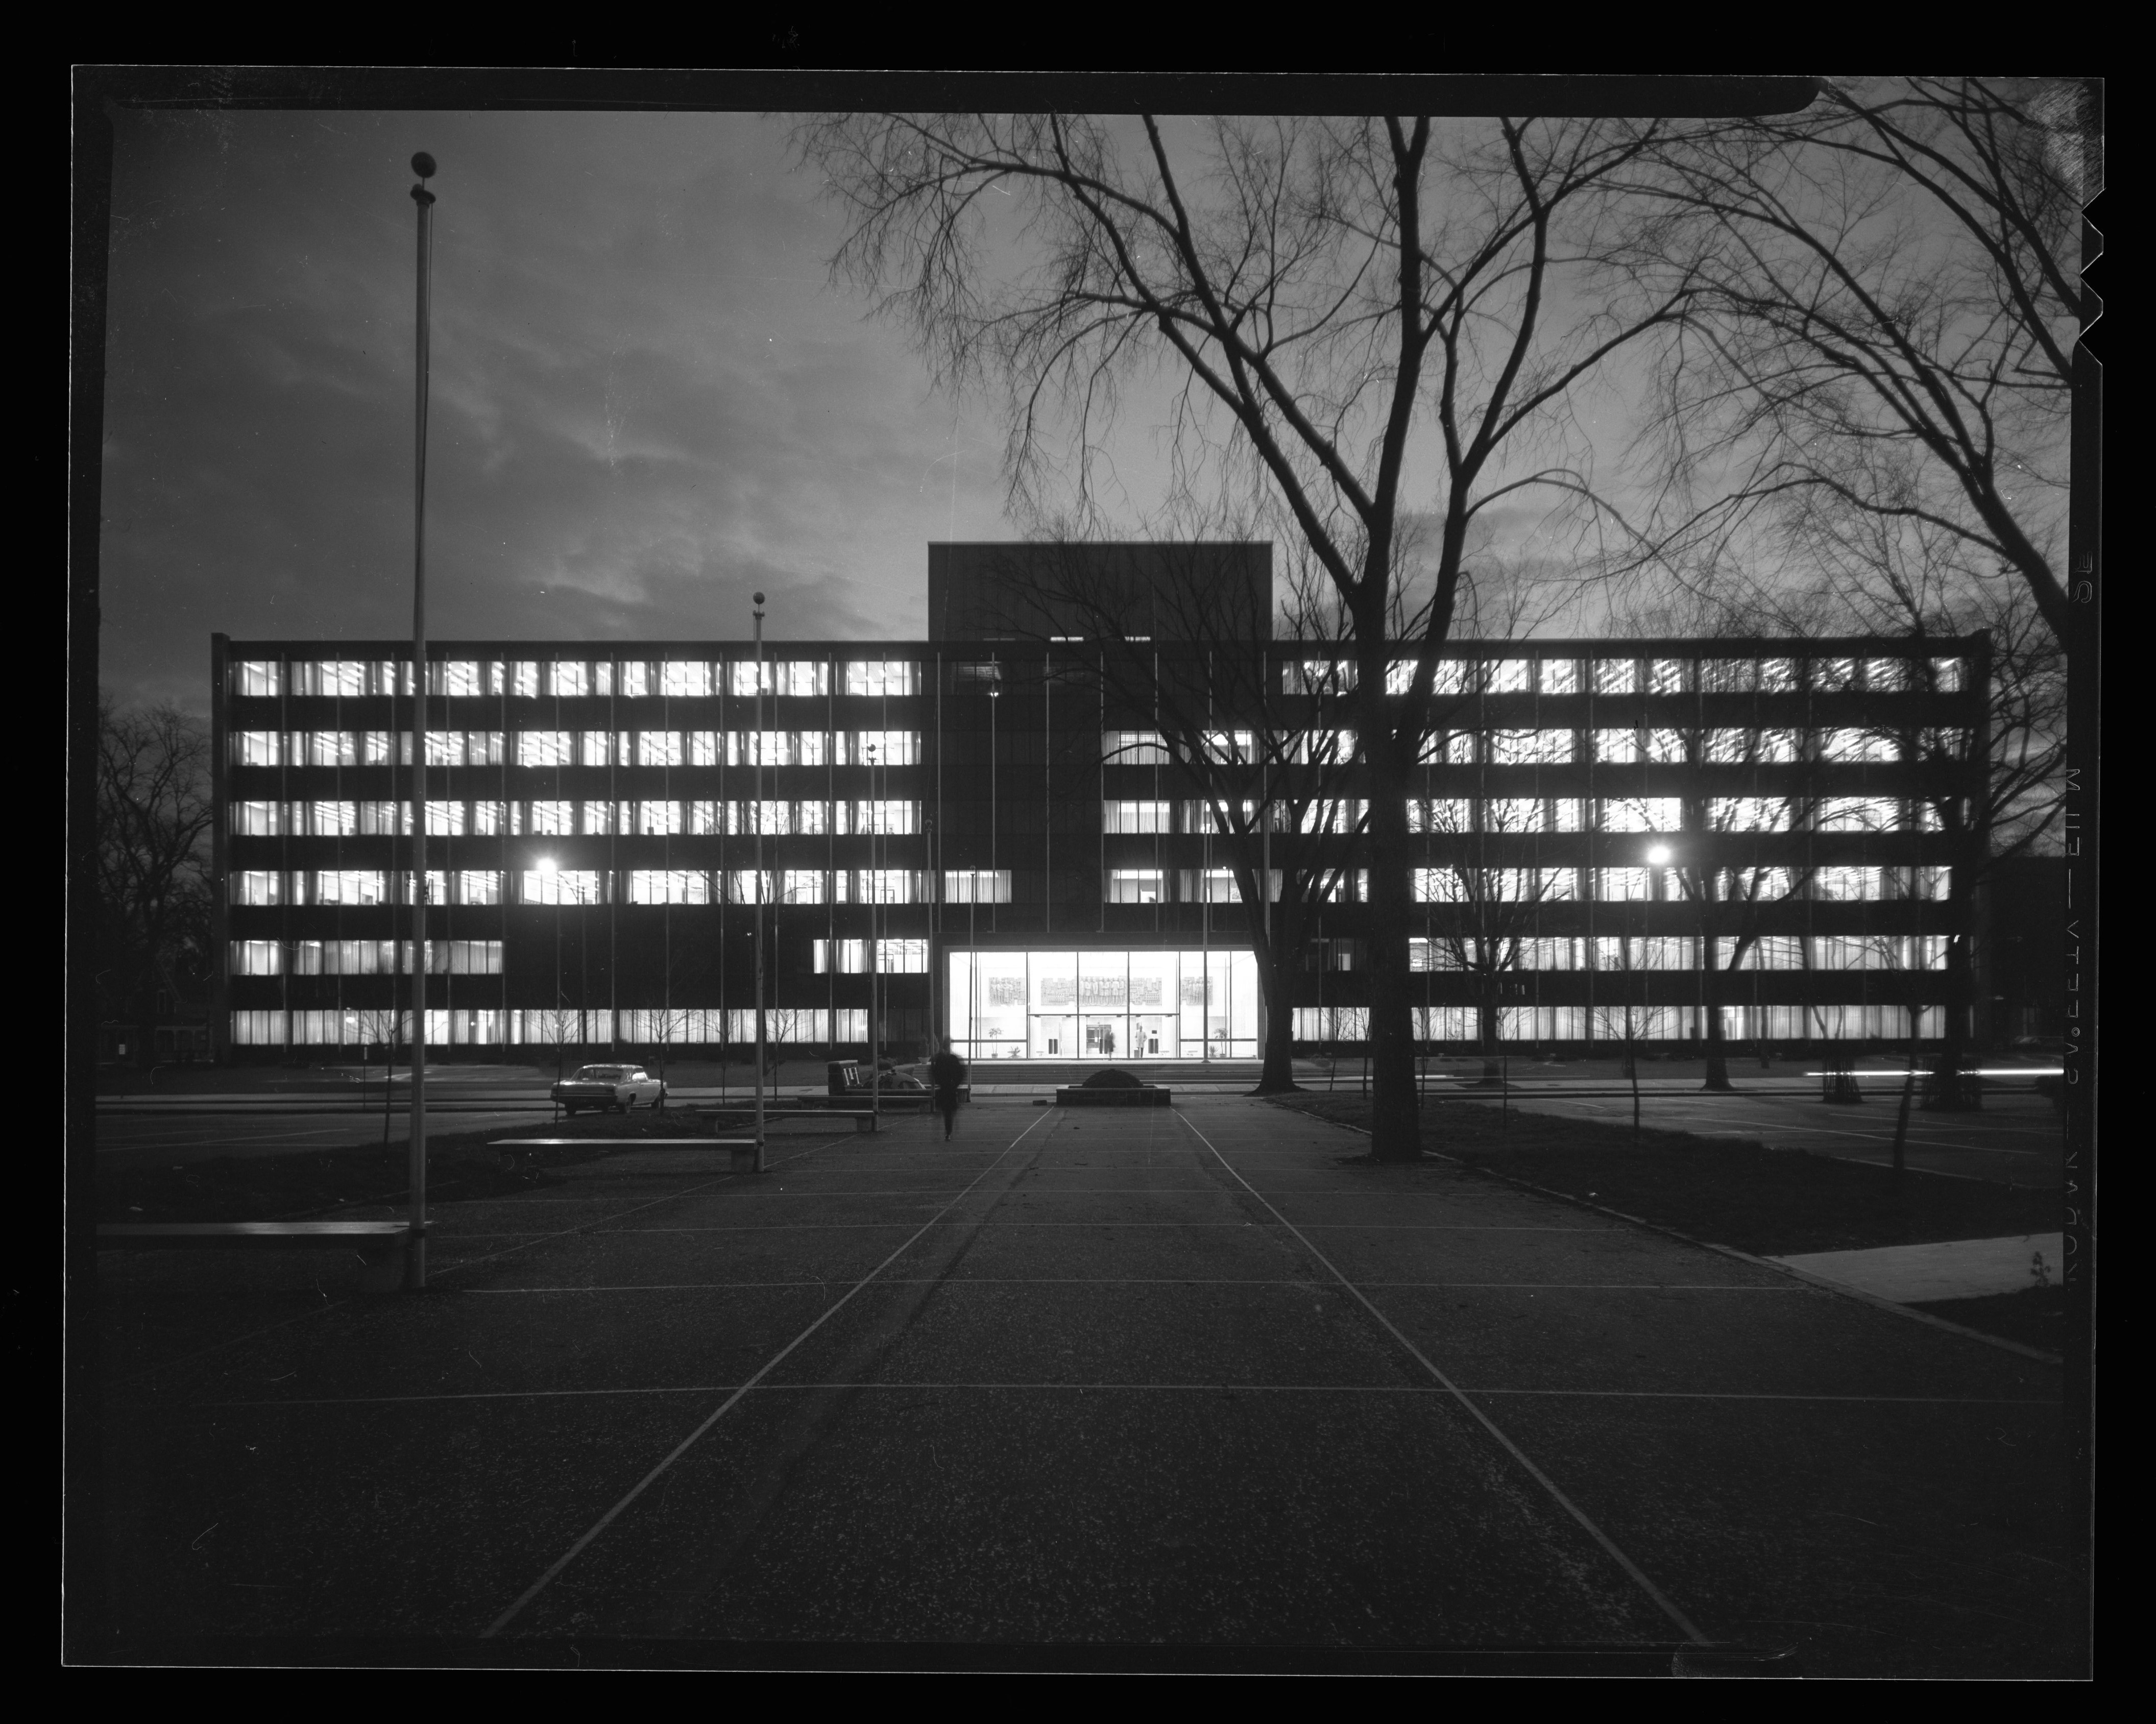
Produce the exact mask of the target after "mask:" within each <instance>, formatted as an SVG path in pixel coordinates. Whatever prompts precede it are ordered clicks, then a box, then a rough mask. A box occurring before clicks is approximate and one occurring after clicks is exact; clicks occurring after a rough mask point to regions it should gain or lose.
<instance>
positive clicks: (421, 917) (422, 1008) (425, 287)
mask: <svg viewBox="0 0 2156 1724" xmlns="http://www.w3.org/2000/svg"><path fill="white" fill-rule="evenodd" d="M412 172H413V173H415V174H417V175H418V177H419V182H418V184H417V185H415V186H414V187H412V201H413V203H415V204H417V205H418V216H419V257H418V295H417V297H418V343H417V346H418V352H417V354H416V356H415V357H416V358H417V364H416V365H415V366H414V367H413V416H412V417H413V426H412V429H413V439H412V441H413V449H412V698H413V726H412V728H413V731H414V733H415V734H414V735H413V749H412V813H413V820H412V906H413V908H412V921H413V928H412V1142H411V1145H410V1151H409V1153H410V1167H411V1193H410V1207H409V1212H408V1213H409V1227H410V1233H409V1234H408V1239H407V1241H406V1244H405V1248H404V1285H405V1288H406V1290H408V1291H410V1292H414V1293H416V1292H418V1291H419V1290H421V1289H422V1288H423V1287H424V1286H425V1285H427V391H428V381H429V377H428V374H429V368H430V365H431V356H430V354H429V317H428V295H429V286H430V280H431V277H432V275H433V273H434V193H433V192H430V191H429V190H428V189H427V182H428V181H429V180H430V179H432V178H433V177H434V172H435V169H434V157H433V156H429V155H428V154H427V153H426V152H425V151H420V152H419V153H418V155H416V156H413V158H412Z"/></svg>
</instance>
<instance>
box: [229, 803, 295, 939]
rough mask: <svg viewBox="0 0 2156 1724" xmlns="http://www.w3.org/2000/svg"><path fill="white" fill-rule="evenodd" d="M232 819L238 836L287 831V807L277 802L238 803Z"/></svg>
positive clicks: (273, 834)
mask: <svg viewBox="0 0 2156 1724" xmlns="http://www.w3.org/2000/svg"><path fill="white" fill-rule="evenodd" d="M231 818H232V829H233V832H234V834H237V835H241V836H244V837H248V838H274V837H275V836H276V835H277V834H279V833H280V832H282V831H283V830H284V829H285V805H284V804H283V803H275V802H236V803H233V805H232V817H231ZM250 973H251V972H250Z"/></svg>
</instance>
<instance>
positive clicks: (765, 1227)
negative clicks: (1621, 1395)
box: [453, 1199, 1626, 1239]
mask: <svg viewBox="0 0 2156 1724" xmlns="http://www.w3.org/2000/svg"><path fill="white" fill-rule="evenodd" d="M953 1201H954V1202H955V1201H956V1200H955V1199H954V1200H953ZM1266 1207H1267V1208H1271V1207H1272V1206H1271V1205H1270V1204H1267V1205H1266ZM1273 1213H1275V1214H1276V1215H1279V1213H1280V1212H1279V1211H1278V1210H1274V1211H1273ZM939 1219H941V1218H939ZM929 1225H931V1226H933V1225H935V1223H933V1222H932V1223H930V1224H929ZM952 1225H954V1226H960V1225H963V1226H973V1227H983V1228H989V1227H1033V1228H1042V1227H1165V1228H1174V1229H1178V1230H1186V1229H1190V1228H1195V1227H1262V1226H1263V1225H1264V1224H1263V1223H1262V1222H1257V1221H983V1220H978V1219H975V1218H974V1217H973V1216H970V1215H962V1216H959V1217H957V1219H956V1220H955V1221H954V1222H953V1223H952ZM1294 1225H1295V1224H1294V1223H1292V1222H1291V1221H1289V1220H1287V1219H1286V1218H1285V1217H1282V1218H1281V1226H1282V1227H1285V1228H1287V1229H1290V1230H1291V1231H1292V1230H1293V1228H1294ZM1303 1225H1304V1226H1305V1227H1309V1228H1315V1229H1317V1230H1318V1231H1320V1232H1322V1233H1623V1232H1625V1230H1626V1229H1624V1228H1622V1227H1507V1226H1503V1225H1487V1226H1486V1225H1484V1224H1481V1223H1480V1222H1471V1221H1460V1222H1445V1221H1432V1222H1426V1223H1425V1222H1413V1221H1306V1222H1304V1223H1303ZM907 1226H911V1223H910V1222H905V1221H772V1222H766V1223H764V1224H762V1225H757V1226H741V1227H616V1228H609V1229H604V1231H607V1232H611V1233H633V1234H647V1233H850V1232H855V1231H859V1230H861V1229H877V1228H880V1229H884V1230H885V1231H886V1232H888V1231H889V1230H890V1229H892V1228H895V1227H907ZM453 1237H459V1238H464V1239H495V1238H503V1237H506V1235H503V1234H460V1235H453Z"/></svg>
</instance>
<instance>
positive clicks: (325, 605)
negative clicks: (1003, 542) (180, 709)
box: [101, 111, 1018, 711]
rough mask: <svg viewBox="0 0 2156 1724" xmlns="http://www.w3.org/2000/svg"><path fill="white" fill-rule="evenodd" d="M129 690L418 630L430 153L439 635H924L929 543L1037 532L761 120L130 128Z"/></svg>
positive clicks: (125, 289)
mask: <svg viewBox="0 0 2156 1724" xmlns="http://www.w3.org/2000/svg"><path fill="white" fill-rule="evenodd" d="M115 124H116V126H117V137H116V146H115V167H114V183H113V220H112V271H111V300H110V305H111V310H110V326H109V327H110V336H109V342H108V362H109V367H110V369H109V372H108V377H107V383H106V396H105V498H104V515H105V535H104V632H103V637H102V644H101V652H102V663H101V680H102V681H103V683H104V685H105V686H106V687H107V688H108V689H110V690H112V691H113V692H114V693H115V695H118V696H120V697H121V699H122V700H150V699H161V698H170V699H172V700H178V701H180V702H181V703H182V704H183V705H185V706H189V707H192V708H194V709H196V710H198V711H204V710H207V703H208V685H207V679H208V662H209V636H210V635H211V634H212V633H213V632H214V631H222V632H223V633H226V634H233V635H235V636H242V637H244V636H249V635H272V634H274V635H299V636H321V637H323V638H325V639H339V638H352V639H358V638H367V637H382V636H399V635H407V634H409V632H410V628H411V577H412V563H411V449H412V360H413V245H414V238H413V203H412V201H411V199H410V198H409V197H408V188H409V187H410V185H411V184H412V175H411V173H410V172H409V169H408V162H409V159H410V157H411V156H412V154H413V151H415V150H420V149H424V150H426V151H429V152H431V153H432V154H433V155H434V156H435V158H436V160H437V162H439V167H440V172H439V177H437V179H436V181H435V187H436V189H437V191H438V192H439V197H440V202H439V204H438V205H437V206H436V215H435V265H434V337H433V339H434V413H433V428H432V433H431V459H430V462H429V510H428V517H429V630H430V633H432V634H435V635H437V636H439V637H441V638H444V639H454V638H457V637H459V636H507V637H534V638H541V639H577V638H612V639H638V638H655V639H667V638H688V639H699V638H711V637H729V638H730V637H735V636H744V635H746V634H747V633H748V629H749V600H748V595H749V593H751V592H752V591H753V590H755V589H756V588H758V587H762V588H763V589H765V590H766V591H767V592H768V593H769V594H770V597H771V605H770V611H771V617H770V622H769V625H768V626H769V629H770V632H771V633H772V634H773V636H774V638H784V637H793V638H802V637H808V636H816V635H822V636H827V637H831V636H835V637H843V638H874V637H876V636H886V637H888V636H893V635H904V636H918V635H919V634H921V633H922V632H923V629H924V628H925V621H926V618H925V611H926V605H925V588H926V582H927V542H928V541H930V540H932V539H944V538H950V537H957V538H961V539H964V538H1003V537H1010V536H1017V531H1018V530H1017V528H1015V527H1014V526H1013V524H1012V523H1011V522H1010V521H1008V520H1007V519H1006V518H1005V516H1004V487H1003V483H1002V480H1001V478H1000V476H999V474H998V457H999V455H1000V452H1001V437H1000V434H999V432H998V429H997V428H996V425H995V423H994V422H993V418H991V417H990V416H989V415H988V413H985V412H984V411H983V409H982V408H980V407H979V406H978V405H976V404H968V405H966V406H964V407H963V408H959V407H957V406H954V404H953V403H952V402H951V401H949V400H948V399H946V398H938V397H937V396H936V395H935V394H934V393H932V390H931V388H930V387H929V383H928V380H927V373H926V372H925V370H924V369H923V367H922V366H921V362H919V360H917V359H916V357H914V356H913V355H912V354H911V352H910V351H908V349H907V347H906V343H905V341H904V340H903V338H902V337H901V335H900V334H899V333H898V332H897V331H895V330H892V329H890V328H887V327H885V326H882V325H880V324H877V323H874V322H871V321H867V320H866V319H865V310H866V306H865V302H864V301H863V300H861V299H860V297H858V296H857V295H851V294H849V293H845V292H842V291H836V290H832V289H831V288H829V287H828V286H827V285H826V280H825V265H826V260H827V259H828V257H829V254H830V252H831V250H832V249H833V247H834V245H835V244H836V242H837V237H838V232H839V213H838V212H837V211H836V210H835V209H834V208H830V207H829V206H827V205H822V204H819V203H818V202H817V201H816V197H815V192H816V182H815V179H814V176H813V175H808V174H801V173H796V172H791V171H790V170H789V167H788V157H787V151H786V139H785V129H784V126H783V123H782V122H778V121H766V120H763V119H762V118H760V117H757V116H755V115H704V114H661V115H635V114H620V113H605V114H589V115H583V114H566V113H534V114H403V113H398V114H370V113H345V112H321V113H246V112H242V113H215V114H203V113H180V114H159V113H142V112H139V111H137V112H121V113H120V114H118V115H116V116H115Z"/></svg>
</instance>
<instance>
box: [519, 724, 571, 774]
mask: <svg viewBox="0 0 2156 1724" xmlns="http://www.w3.org/2000/svg"><path fill="white" fill-rule="evenodd" d="M569 762H570V754H569V732H568V731H518V732H517V733H516V763H517V765H519V766H521V767H565V766H567V765H568V764H569Z"/></svg>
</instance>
